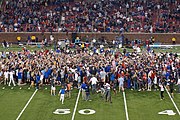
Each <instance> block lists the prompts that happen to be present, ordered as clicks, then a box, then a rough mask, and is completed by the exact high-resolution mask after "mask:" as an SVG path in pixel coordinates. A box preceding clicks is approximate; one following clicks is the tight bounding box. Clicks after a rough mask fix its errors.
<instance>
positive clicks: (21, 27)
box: [0, 0, 180, 33]
mask: <svg viewBox="0 0 180 120" xmlns="http://www.w3.org/2000/svg"><path fill="white" fill-rule="evenodd" d="M14 1H15V2H14ZM2 8H3V11H2V14H1V16H0V18H1V21H2V22H0V31H2V32H24V31H26V32H120V31H121V32H151V33H152V32H171V33H172V32H179V31H180V26H179V25H180V24H179V19H180V18H179V16H178V13H179V11H180V7H179V1H178V0H175V2H173V1H167V0H162V1H160V2H156V1H154V0H146V1H137V0H126V1H119V0H102V1H91V2H87V1H82V2H81V1H75V2H72V1H71V2H67V1H59V0H50V1H46V0H41V1H34V0H30V1H22V0H8V2H5V3H4V4H3V5H2ZM17 16H18V17H17ZM39 16H40V17H39Z"/></svg>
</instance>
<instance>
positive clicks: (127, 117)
mask: <svg viewBox="0 0 180 120" xmlns="http://www.w3.org/2000/svg"><path fill="white" fill-rule="evenodd" d="M123 98H124V107H125V112H126V120H129V116H128V111H127V103H126V95H125V92H123Z"/></svg>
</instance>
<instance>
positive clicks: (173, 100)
mask: <svg viewBox="0 0 180 120" xmlns="http://www.w3.org/2000/svg"><path fill="white" fill-rule="evenodd" d="M165 89H166V92H167V94H168V95H169V98H170V99H171V101H172V103H173V105H174V107H175V108H176V110H177V112H178V114H179V115H180V112H179V109H178V107H177V105H176V103H175V102H174V100H173V99H172V97H171V95H170V93H169V91H168V90H167V88H166V87H165Z"/></svg>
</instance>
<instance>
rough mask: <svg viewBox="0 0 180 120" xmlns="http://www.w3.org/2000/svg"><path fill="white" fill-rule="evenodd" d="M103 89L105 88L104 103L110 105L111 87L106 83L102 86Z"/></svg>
mask: <svg viewBox="0 0 180 120" xmlns="http://www.w3.org/2000/svg"><path fill="white" fill-rule="evenodd" d="M104 88H105V98H106V102H110V103H112V101H111V85H110V84H109V83H106V84H105V85H104Z"/></svg>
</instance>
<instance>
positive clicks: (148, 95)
mask: <svg viewBox="0 0 180 120" xmlns="http://www.w3.org/2000/svg"><path fill="white" fill-rule="evenodd" d="M2 87H3V85H1V86H0V111H1V112H0V119H1V120H14V119H16V118H17V116H18V115H19V113H20V112H21V110H22V109H23V107H24V106H25V104H26V103H27V101H28V100H29V98H30V97H31V95H32V94H33V92H34V90H35V89H34V88H31V89H30V90H29V89H28V86H23V87H22V89H21V90H20V89H19V87H14V89H13V90H12V89H11V87H7V86H6V88H5V89H4V90H2ZM59 89H60V87H57V90H59ZM56 93H57V91H56ZM77 95H78V90H76V89H74V90H73V91H72V98H71V99H69V98H65V102H64V104H63V105H62V104H61V102H60V101H59V96H57V94H56V96H51V95H50V87H48V89H47V90H45V89H44V88H43V89H40V90H39V91H38V92H37V93H36V95H35V96H34V98H33V99H32V101H31V102H30V104H29V105H28V107H27V108H26V110H25V111H24V113H23V114H22V116H21V117H20V120H59V119H60V120H71V118H72V114H73V110H74V106H75V102H76V98H77ZM164 95H165V100H160V98H159V91H151V92H149V91H141V92H138V91H131V90H126V99H127V108H128V113H129V119H130V120H169V119H171V120H179V118H180V116H179V115H178V113H177V111H176V109H175V108H174V106H173V104H172V102H171V100H170V98H169V96H168V95H167V93H166V92H165V94H164ZM91 100H92V101H83V100H82V97H81V96H80V99H79V103H78V107H77V111H76V115H75V120H84V119H86V120H126V116H125V110H124V101H123V95H122V92H121V93H118V94H117V96H115V95H114V94H112V102H113V103H112V104H111V103H109V102H105V101H104V100H103V99H102V98H100V95H99V94H94V95H92V94H91ZM174 100H175V102H176V103H177V106H178V108H180V104H179V103H180V94H176V93H175V99H174ZM56 109H70V111H71V113H70V114H67V115H55V114H53V112H54V111H55V110H56ZM82 109H93V110H95V111H96V113H95V114H93V115H81V114H79V113H78V111H79V110H82ZM164 110H173V111H174V112H175V113H176V115H174V116H168V115H158V112H161V111H164Z"/></svg>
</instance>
